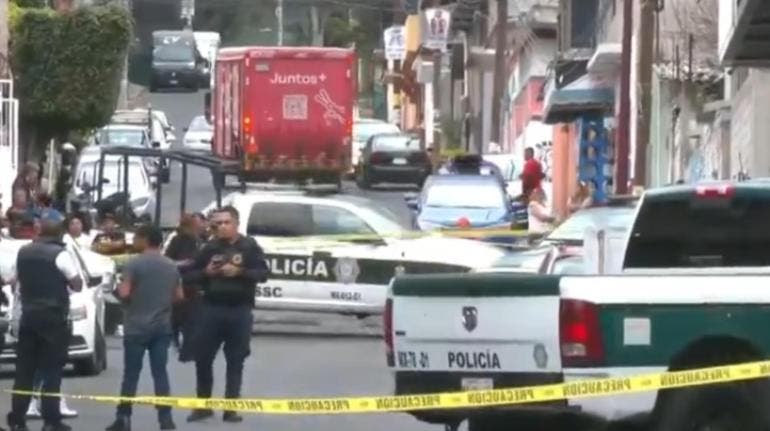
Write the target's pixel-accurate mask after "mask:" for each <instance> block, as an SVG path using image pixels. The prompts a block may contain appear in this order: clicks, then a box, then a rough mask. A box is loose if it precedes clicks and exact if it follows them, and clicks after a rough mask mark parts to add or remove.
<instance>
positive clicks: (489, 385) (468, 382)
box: [460, 377, 495, 391]
mask: <svg viewBox="0 0 770 431" xmlns="http://www.w3.org/2000/svg"><path fill="white" fill-rule="evenodd" d="M460 384H461V385H462V388H463V390H464V391H484V390H487V389H494V387H495V385H494V381H493V380H492V379H479V378H473V377H468V378H464V379H462V381H461V382H460Z"/></svg>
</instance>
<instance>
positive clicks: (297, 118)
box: [244, 52, 355, 162]
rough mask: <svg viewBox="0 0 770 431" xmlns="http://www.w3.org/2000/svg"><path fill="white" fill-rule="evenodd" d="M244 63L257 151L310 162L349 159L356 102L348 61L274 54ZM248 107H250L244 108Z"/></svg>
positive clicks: (269, 156) (351, 66) (271, 157)
mask: <svg viewBox="0 0 770 431" xmlns="http://www.w3.org/2000/svg"><path fill="white" fill-rule="evenodd" d="M250 60H251V61H250V62H249V63H247V66H246V67H248V68H250V69H251V70H250V71H249V72H248V76H249V82H248V84H247V87H248V90H247V95H246V97H247V99H248V103H247V106H249V105H250V106H251V108H250V109H251V111H247V112H244V115H246V116H252V117H253V119H252V122H253V124H254V128H255V130H254V133H255V134H256V136H257V142H256V144H257V146H258V153H259V155H260V156H261V157H264V158H266V160H267V161H270V162H272V161H275V160H276V159H278V158H285V159H286V160H292V161H294V160H300V159H301V158H303V157H304V158H305V159H306V160H308V161H309V162H312V161H314V160H316V159H319V158H320V159H326V160H335V161H338V162H342V161H345V160H349V158H350V144H351V138H352V137H351V134H352V127H353V126H352V123H353V113H352V111H353V102H354V99H355V83H354V79H355V74H354V71H355V70H354V62H353V61H352V58H351V57H341V56H339V55H337V56H336V57H323V56H322V54H320V53H318V54H316V55H309V54H308V55H304V56H302V55H299V53H294V54H292V53H288V52H287V53H281V52H278V53H276V54H275V56H274V57H272V58H256V59H250ZM247 109H248V108H247Z"/></svg>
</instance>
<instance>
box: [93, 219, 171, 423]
mask: <svg viewBox="0 0 770 431" xmlns="http://www.w3.org/2000/svg"><path fill="white" fill-rule="evenodd" d="M134 244H136V245H137V246H138V247H139V249H140V250H142V254H140V255H139V256H137V257H135V258H134V259H132V260H131V261H129V262H128V263H127V264H126V266H125V267H124V268H123V281H122V282H121V284H120V286H119V287H118V292H117V294H118V297H119V298H120V299H121V301H122V302H123V304H124V310H125V317H124V320H123V332H124V336H123V367H124V368H123V383H122V385H121V389H120V395H121V396H123V397H134V396H136V387H137V384H138V382H139V373H140V372H141V371H142V362H143V360H144V352H145V351H147V352H148V353H149V356H150V368H151V369H152V376H153V379H154V381H155V382H154V383H155V395H157V396H166V397H167V396H169V395H170V393H171V388H170V384H169V381H168V372H167V370H166V365H167V363H168V349H169V346H170V345H171V338H172V330H171V307H172V305H173V303H174V302H177V301H180V300H182V299H183V291H182V285H181V277H180V275H179V271H178V270H177V266H176V264H175V263H174V261H172V260H171V259H169V258H167V257H165V256H163V254H162V253H161V251H160V248H161V245H162V244H163V233H162V232H161V231H160V229H158V228H157V227H155V226H142V227H140V228H139V229H138V230H137V232H136V234H135V235H134ZM130 418H131V404H130V403H121V404H120V405H118V409H117V417H116V419H115V422H113V423H112V425H110V426H109V427H107V431H130V430H131V420H130ZM158 422H159V423H160V429H161V430H173V429H176V426H175V425H174V421H173V419H172V417H171V408H170V407H158Z"/></svg>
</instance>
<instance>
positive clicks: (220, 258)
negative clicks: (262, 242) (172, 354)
mask: <svg viewBox="0 0 770 431" xmlns="http://www.w3.org/2000/svg"><path fill="white" fill-rule="evenodd" d="M238 219H239V216H238V211H237V210H236V209H235V208H233V207H231V206H227V207H223V208H221V209H220V210H218V211H216V212H215V213H214V214H213V217H212V221H211V222H212V224H213V225H214V226H216V238H215V239H214V240H212V241H210V242H209V243H207V244H206V245H205V246H204V247H203V249H202V250H201V251H200V253H199V254H198V255H197V256H196V257H195V260H194V262H193V264H192V266H191V269H190V270H189V272H187V273H186V275H185V281H187V282H191V283H192V282H197V283H199V285H200V286H201V287H202V291H203V303H202V306H201V313H200V317H199V319H200V321H199V322H198V330H197V332H196V339H195V340H196V355H195V356H196V357H195V371H196V378H197V392H198V397H199V398H211V391H212V386H213V384H214V376H213V364H214V358H215V357H216V355H217V352H218V351H219V348H220V346H221V345H222V344H224V354H225V360H226V362H227V370H226V383H225V397H226V398H240V396H241V380H242V377H243V362H244V361H245V359H246V358H247V357H248V356H249V355H250V354H251V349H250V343H251V327H252V324H253V321H254V317H253V316H252V314H251V312H252V309H253V307H254V294H255V288H256V284H257V283H262V282H265V281H266V280H267V274H268V268H267V263H266V262H265V259H264V255H263V253H262V249H261V248H260V247H259V245H257V242H256V241H254V239H253V238H250V237H246V236H242V235H240V234H239V233H238V223H239V220H238ZM213 414H214V412H213V411H211V410H195V411H193V412H192V414H191V415H190V416H189V417H188V418H187V420H188V422H195V421H199V420H202V419H206V418H208V417H211V416H213ZM222 419H223V420H224V421H225V422H240V421H242V420H243V419H242V418H241V416H239V415H238V414H237V413H236V412H234V411H226V412H225V413H224V415H223V417H222Z"/></svg>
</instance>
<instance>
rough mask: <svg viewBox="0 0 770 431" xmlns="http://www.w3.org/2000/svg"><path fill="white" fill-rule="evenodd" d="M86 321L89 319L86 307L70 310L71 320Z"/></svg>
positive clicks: (79, 306) (80, 306)
mask: <svg viewBox="0 0 770 431" xmlns="http://www.w3.org/2000/svg"><path fill="white" fill-rule="evenodd" d="M86 319H88V308H87V307H86V306H85V305H78V306H76V307H72V308H70V320H72V321H73V322H78V321H81V320H86Z"/></svg>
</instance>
